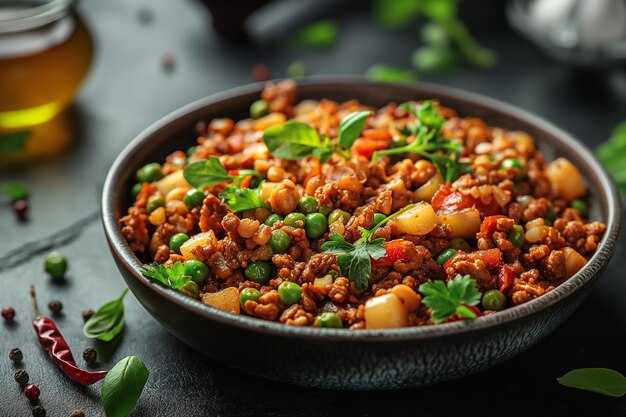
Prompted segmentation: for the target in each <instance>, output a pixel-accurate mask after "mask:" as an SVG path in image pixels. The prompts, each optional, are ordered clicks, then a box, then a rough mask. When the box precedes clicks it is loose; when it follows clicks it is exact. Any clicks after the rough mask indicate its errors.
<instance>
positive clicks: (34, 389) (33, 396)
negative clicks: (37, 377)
mask: <svg viewBox="0 0 626 417" xmlns="http://www.w3.org/2000/svg"><path fill="white" fill-rule="evenodd" d="M24 395H25V396H26V398H28V399H29V400H30V401H37V400H39V396H40V395H41V390H40V389H39V387H38V386H37V385H35V384H30V385H26V387H25V388H24Z"/></svg>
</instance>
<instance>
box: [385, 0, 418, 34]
mask: <svg viewBox="0 0 626 417" xmlns="http://www.w3.org/2000/svg"><path fill="white" fill-rule="evenodd" d="M373 12H374V17H375V18H376V20H377V21H378V22H379V23H380V24H382V25H383V26H385V27H387V28H390V29H398V28H402V27H404V26H407V25H408V24H409V23H411V22H412V21H413V20H415V19H416V18H417V16H419V14H420V1H417V0H375V1H374V3H373Z"/></svg>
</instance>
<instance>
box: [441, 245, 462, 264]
mask: <svg viewBox="0 0 626 417" xmlns="http://www.w3.org/2000/svg"><path fill="white" fill-rule="evenodd" d="M457 252H458V250H456V249H453V248H449V249H446V250H444V251H443V252H441V253H440V254H439V256H437V263H438V264H439V265H443V264H445V263H446V262H448V261H449V260H450V259H452V257H453V256H454V255H456V253H457Z"/></svg>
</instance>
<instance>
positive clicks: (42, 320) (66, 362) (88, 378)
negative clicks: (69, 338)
mask: <svg viewBox="0 0 626 417" xmlns="http://www.w3.org/2000/svg"><path fill="white" fill-rule="evenodd" d="M30 296H31V300H32V303H33V308H34V310H35V315H36V316H37V317H36V318H35V320H34V321H33V327H34V328H35V332H36V333H37V337H38V338H39V342H40V343H41V346H42V347H43V348H44V350H45V351H46V352H47V353H48V355H49V356H50V358H51V359H52V360H53V361H54V362H55V363H56V364H57V366H58V367H59V368H60V369H61V370H62V371H63V372H64V373H65V375H67V376H68V377H69V378H70V379H72V380H73V381H75V382H78V383H79V384H81V385H91V384H93V383H95V382H98V381H100V380H101V379H103V378H104V377H105V376H106V375H107V372H106V371H93V372H92V371H85V370H83V369H80V368H79V367H78V366H77V365H76V361H75V360H74V356H73V355H72V351H71V350H70V347H69V345H68V344H67V342H66V341H65V339H64V338H63V336H62V335H61V332H60V331H59V329H58V328H57V326H56V324H55V323H54V321H53V320H52V319H50V318H48V317H41V314H40V312H39V307H38V305H37V296H36V294H35V287H34V286H31V287H30Z"/></svg>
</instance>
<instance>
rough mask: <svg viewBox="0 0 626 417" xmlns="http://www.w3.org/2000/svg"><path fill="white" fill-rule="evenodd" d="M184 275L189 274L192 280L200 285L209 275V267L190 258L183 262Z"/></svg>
mask: <svg viewBox="0 0 626 417" xmlns="http://www.w3.org/2000/svg"><path fill="white" fill-rule="evenodd" d="M185 275H189V276H190V277H191V280H192V281H193V282H195V283H196V284H198V285H201V284H202V283H203V282H204V281H206V278H207V277H208V276H209V267H208V266H207V265H206V264H205V263H204V262H202V261H199V260H197V259H191V260H189V261H186V262H185Z"/></svg>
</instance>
